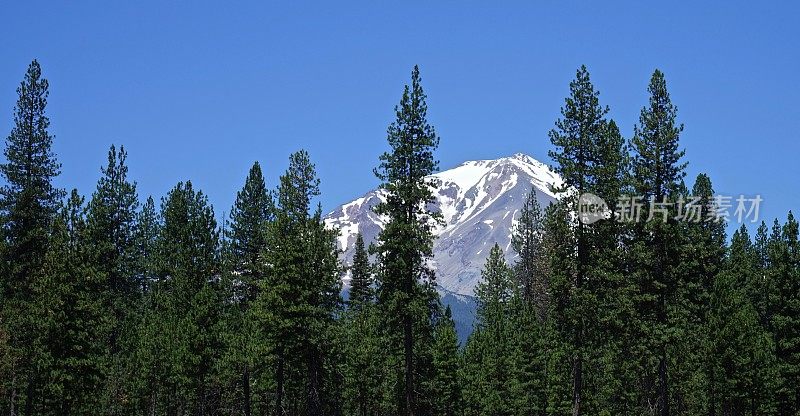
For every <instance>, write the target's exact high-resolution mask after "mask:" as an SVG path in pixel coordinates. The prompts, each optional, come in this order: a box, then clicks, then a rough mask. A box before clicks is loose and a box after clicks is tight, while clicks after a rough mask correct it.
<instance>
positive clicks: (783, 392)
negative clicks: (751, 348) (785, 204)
mask: <svg viewBox="0 0 800 416" xmlns="http://www.w3.org/2000/svg"><path fill="white" fill-rule="evenodd" d="M770 240H771V241H770V245H771V247H770V256H769V257H770V260H769V261H770V263H771V272H772V273H771V274H772V278H773V279H774V284H775V296H774V297H773V299H771V307H770V309H771V311H770V318H771V319H770V327H771V331H772V335H773V337H774V339H775V354H776V357H777V363H778V364H777V365H778V374H779V380H780V383H779V385H778V387H777V390H776V393H777V408H778V414H794V413H797V412H798V411H800V392H798V390H797V386H798V385H799V384H800V269H799V267H800V266H799V265H800V243H798V224H797V220H795V218H794V215H793V214H792V212H791V211H790V212H789V215H788V218H787V220H786V223H785V224H784V225H783V227H780V228H779V226H778V224H777V222H776V225H775V229H774V230H773V233H772V236H771V237H770Z"/></svg>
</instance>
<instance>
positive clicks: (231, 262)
mask: <svg viewBox="0 0 800 416" xmlns="http://www.w3.org/2000/svg"><path fill="white" fill-rule="evenodd" d="M273 213H274V201H273V199H272V194H271V193H270V192H269V191H268V190H267V187H266V184H265V182H264V176H263V174H262V172H261V166H260V165H259V163H258V162H255V163H254V164H253V166H252V167H251V168H250V172H249V173H248V175H247V179H246V180H245V184H244V187H243V188H242V189H241V190H240V191H239V192H238V193H237V195H236V201H235V202H234V205H233V208H232V209H231V214H230V229H229V230H226V232H225V237H226V242H227V246H226V249H225V250H224V251H225V255H226V264H227V265H226V276H227V277H226V279H225V281H226V282H227V285H226V286H227V287H228V294H227V297H228V298H229V299H228V300H227V301H228V303H229V307H228V308H226V313H225V319H224V321H225V324H224V325H223V329H222V332H224V337H225V342H226V354H225V355H226V357H225V359H226V363H227V365H228V366H233V367H235V368H236V370H235V371H234V373H235V374H232V375H231V377H232V378H233V380H232V381H231V383H232V384H233V385H234V390H236V391H237V393H236V395H235V396H234V397H233V398H231V400H232V401H233V402H234V403H240V406H238V407H240V408H241V412H242V413H243V414H245V415H247V416H249V415H250V414H251V413H252V410H253V404H252V402H253V393H254V392H253V380H252V369H253V366H254V365H255V363H256V362H257V361H258V360H259V359H260V357H259V354H258V353H257V349H258V348H257V345H256V343H257V342H258V341H259V340H258V337H257V335H256V334H257V333H258V332H257V331H256V328H255V327H254V325H253V323H254V320H253V319H252V316H251V315H252V313H253V312H252V303H253V302H254V301H255V299H256V297H257V295H258V288H259V286H260V285H261V284H262V283H263V282H262V280H263V279H264V273H263V270H264V266H263V264H262V261H261V260H262V254H263V252H264V250H265V249H266V228H267V226H268V222H270V221H272V220H273Z"/></svg>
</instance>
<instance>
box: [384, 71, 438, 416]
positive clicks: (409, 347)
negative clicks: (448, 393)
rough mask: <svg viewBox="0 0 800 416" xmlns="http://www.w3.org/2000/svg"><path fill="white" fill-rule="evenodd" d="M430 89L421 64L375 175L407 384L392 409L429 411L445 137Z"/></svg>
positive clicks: (390, 329) (390, 305) (397, 346)
mask: <svg viewBox="0 0 800 416" xmlns="http://www.w3.org/2000/svg"><path fill="white" fill-rule="evenodd" d="M425 99H426V96H425V93H424V92H423V91H422V85H421V79H420V75H419V68H417V67H414V70H413V71H412V74H411V86H410V87H409V86H406V88H405V90H404V91H403V97H402V99H401V100H400V104H399V105H398V106H397V107H396V113H397V119H396V120H395V121H394V122H393V123H392V124H391V125H390V126H389V129H388V142H389V146H390V147H391V152H387V153H384V154H383V155H381V157H380V160H381V164H380V165H379V167H378V168H377V169H375V175H376V176H377V177H378V179H380V180H381V182H382V184H381V187H382V188H383V189H385V190H386V191H387V197H386V202H384V203H381V204H379V205H378V206H376V208H375V211H376V212H377V213H378V214H380V215H386V216H387V217H388V223H387V224H386V226H385V228H384V229H383V230H382V231H381V233H380V235H379V236H378V244H377V246H376V248H375V254H376V261H377V270H376V274H377V280H378V285H379V286H378V296H377V302H378V307H379V309H380V310H381V316H382V319H383V320H384V323H383V325H382V327H383V328H384V330H385V332H386V333H385V334H384V336H385V337H386V342H387V345H386V347H387V350H386V354H388V357H387V359H386V365H387V366H388V367H389V368H390V369H392V371H393V374H391V375H390V376H391V377H394V379H393V381H390V382H389V383H390V384H394V385H396V386H401V387H398V388H396V389H395V391H394V392H393V393H392V396H393V397H392V400H391V402H392V408H391V409H392V410H391V413H396V414H401V415H413V414H416V413H420V412H424V408H425V403H424V402H423V400H420V398H419V397H418V396H423V397H424V396H425V394H424V391H425V390H424V389H425V384H426V383H425V382H426V379H427V377H430V374H431V372H430V370H431V362H430V351H429V347H428V346H429V345H431V343H432V336H433V319H432V318H433V312H434V311H435V310H436V309H437V307H438V305H437V303H438V302H436V296H437V295H436V293H435V291H434V289H433V285H434V272H433V270H431V269H430V267H429V265H428V263H427V261H428V259H430V258H431V256H432V247H433V235H432V234H431V230H432V227H433V226H434V225H435V224H436V223H437V221H438V220H439V218H440V214H439V213H436V212H432V211H430V209H429V207H428V204H429V203H430V202H433V193H432V191H431V189H432V187H433V186H434V184H433V182H432V181H431V180H429V179H426V176H427V175H430V174H432V173H433V172H434V171H435V170H436V168H437V162H436V161H435V160H434V158H433V152H434V150H436V148H437V146H438V145H439V137H438V136H437V135H436V132H435V131H434V129H433V127H432V126H431V125H429V124H428V122H427V109H428V107H427V104H426V102H425Z"/></svg>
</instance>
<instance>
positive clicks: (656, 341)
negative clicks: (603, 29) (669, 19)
mask: <svg viewBox="0 0 800 416" xmlns="http://www.w3.org/2000/svg"><path fill="white" fill-rule="evenodd" d="M648 92H649V93H650V103H649V105H648V106H647V107H645V108H643V109H642V111H641V115H640V116H639V124H638V125H637V126H636V127H635V129H634V136H633V138H632V139H631V143H630V146H631V148H632V150H633V160H632V183H633V190H634V192H635V195H636V196H640V197H643V198H644V200H645V201H647V202H649V201H654V202H655V203H661V202H664V201H665V199H666V198H676V197H677V196H678V195H679V187H680V184H681V182H682V179H683V177H684V175H685V173H684V169H685V167H686V164H685V163H682V162H681V158H682V157H683V155H684V151H682V150H679V144H678V140H679V136H680V133H681V131H682V130H683V125H678V124H676V115H677V109H676V107H675V106H674V105H673V104H672V101H671V100H670V96H669V93H668V92H667V85H666V81H665V80H664V75H663V74H662V73H661V71H659V70H656V71H655V72H654V73H653V76H652V77H651V79H650V85H649V87H648ZM644 205H645V206H644V209H643V212H642V216H643V218H642V220H641V221H640V222H639V223H637V224H635V226H634V234H635V237H634V241H633V247H631V251H632V257H633V261H634V262H635V264H634V265H633V268H634V270H635V273H636V278H637V280H638V286H639V287H638V293H639V296H638V301H637V303H638V305H637V307H638V312H639V319H641V322H642V324H641V331H642V333H641V334H640V336H639V338H640V345H639V349H640V351H641V352H642V356H641V357H639V361H640V365H641V367H642V370H641V371H642V373H641V381H640V385H641V386H642V389H641V391H640V403H641V405H642V406H648V405H647V403H656V406H655V408H656V411H657V413H659V414H660V415H662V416H667V415H669V414H670V397H671V396H670V394H671V393H670V389H669V387H670V386H669V380H670V370H669V362H670V357H669V356H668V345H670V343H671V342H672V341H673V338H672V333H671V332H670V331H669V330H668V329H669V326H670V325H669V320H668V313H669V312H668V311H669V308H670V306H671V304H672V303H673V302H674V300H675V294H676V290H677V279H676V277H677V273H676V272H675V270H674V267H675V265H677V264H679V252H678V247H679V244H678V242H679V227H678V225H677V224H676V220H675V217H674V216H673V215H670V214H669V213H668V214H661V213H659V212H655V211H651V210H650V204H644ZM651 214H652V216H653V219H652V220H650V221H645V219H648V218H650V216H651ZM664 216H666V217H667V218H666V219H665V218H663V217H664Z"/></svg>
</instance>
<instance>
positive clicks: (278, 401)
mask: <svg viewBox="0 0 800 416" xmlns="http://www.w3.org/2000/svg"><path fill="white" fill-rule="evenodd" d="M283 378H284V374H283V351H280V352H278V368H277V369H276V371H275V416H282V415H283Z"/></svg>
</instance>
